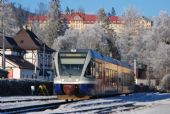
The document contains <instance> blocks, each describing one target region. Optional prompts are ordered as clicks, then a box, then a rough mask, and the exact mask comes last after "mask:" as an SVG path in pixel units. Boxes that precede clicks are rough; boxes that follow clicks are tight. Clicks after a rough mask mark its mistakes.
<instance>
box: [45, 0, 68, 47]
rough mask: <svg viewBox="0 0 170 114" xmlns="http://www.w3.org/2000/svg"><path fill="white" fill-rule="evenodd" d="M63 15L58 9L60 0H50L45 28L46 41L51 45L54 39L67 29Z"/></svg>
mask: <svg viewBox="0 0 170 114" xmlns="http://www.w3.org/2000/svg"><path fill="white" fill-rule="evenodd" d="M65 22H66V21H65V19H64V17H62V15H61V11H60V1H59V0H51V1H50V7H49V13H48V25H47V26H46V28H45V32H46V35H47V36H46V38H47V39H46V43H47V44H48V45H49V46H50V47H51V46H52V44H53V42H54V40H55V39H56V38H57V37H58V36H60V35H63V34H64V32H65V30H66V29H67V25H66V23H65Z"/></svg>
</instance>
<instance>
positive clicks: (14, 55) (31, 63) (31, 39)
mask: <svg viewBox="0 0 170 114" xmlns="http://www.w3.org/2000/svg"><path fill="white" fill-rule="evenodd" d="M0 44H1V46H0V52H1V54H0V67H2V52H3V50H2V38H0ZM5 48H6V50H5V69H7V70H8V71H9V73H8V78H10V79H37V80H52V79H53V69H52V53H53V52H54V50H53V49H51V48H49V47H48V46H47V45H46V44H44V43H43V42H42V41H41V40H40V39H39V38H38V37H37V36H36V35H35V34H34V33H33V32H32V31H30V30H28V29H21V30H20V31H19V32H18V33H17V34H16V35H15V36H14V37H13V38H12V37H5Z"/></svg>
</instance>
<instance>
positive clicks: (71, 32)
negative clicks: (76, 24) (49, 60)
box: [53, 28, 79, 49]
mask: <svg viewBox="0 0 170 114" xmlns="http://www.w3.org/2000/svg"><path fill="white" fill-rule="evenodd" d="M78 38H79V31H78V30H76V29H72V28H70V29H67V30H66V32H65V35H64V36H59V37H58V38H57V39H55V40H54V43H53V49H60V48H61V49H70V48H77V40H78Z"/></svg>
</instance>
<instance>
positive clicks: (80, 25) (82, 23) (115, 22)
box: [28, 12, 152, 33]
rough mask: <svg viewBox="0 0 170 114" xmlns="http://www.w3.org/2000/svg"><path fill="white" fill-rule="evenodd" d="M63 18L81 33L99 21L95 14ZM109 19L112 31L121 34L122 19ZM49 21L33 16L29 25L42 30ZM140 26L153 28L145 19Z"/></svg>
mask: <svg viewBox="0 0 170 114" xmlns="http://www.w3.org/2000/svg"><path fill="white" fill-rule="evenodd" d="M62 16H64V17H65V18H66V20H67V23H68V27H69V28H74V29H78V30H80V31H82V30H83V29H84V28H86V27H87V26H89V25H93V24H94V23H95V22H96V21H97V15H94V14H85V13H80V12H75V13H69V14H62ZM108 18H109V20H110V22H111V24H110V29H113V30H114V31H115V32H117V33H121V32H122V30H123V28H124V24H123V21H121V19H120V17H118V16H109V17H108ZM47 20H48V16H31V17H29V18H28V24H29V25H30V26H31V25H32V23H33V22H39V25H40V28H41V29H44V28H45V26H46V24H47ZM138 24H139V26H141V25H142V26H144V27H145V28H147V29H151V27H152V21H151V20H148V19H145V18H143V17H142V18H141V19H140V20H139V21H138Z"/></svg>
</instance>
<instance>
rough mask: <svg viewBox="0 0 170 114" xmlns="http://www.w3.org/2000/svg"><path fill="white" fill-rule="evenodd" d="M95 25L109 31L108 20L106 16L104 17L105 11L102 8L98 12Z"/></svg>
mask: <svg viewBox="0 0 170 114" xmlns="http://www.w3.org/2000/svg"><path fill="white" fill-rule="evenodd" d="M97 23H99V24H100V25H101V26H102V28H104V29H106V30H108V29H109V25H110V20H109V18H108V16H107V15H106V13H105V10H104V9H103V8H101V9H99V10H98V13H97Z"/></svg>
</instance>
